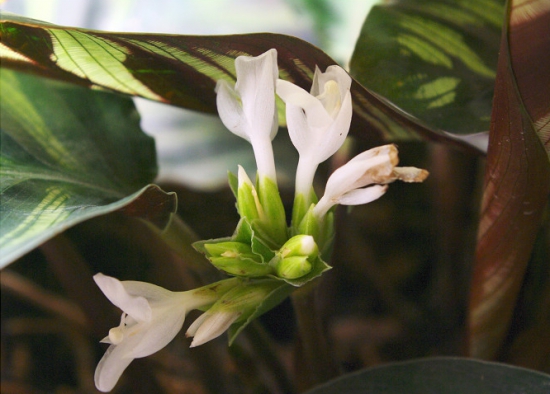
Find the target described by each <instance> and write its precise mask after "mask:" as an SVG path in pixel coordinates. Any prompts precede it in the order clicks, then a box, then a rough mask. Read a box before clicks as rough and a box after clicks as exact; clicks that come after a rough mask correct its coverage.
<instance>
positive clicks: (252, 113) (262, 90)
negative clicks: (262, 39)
mask: <svg viewBox="0 0 550 394" xmlns="http://www.w3.org/2000/svg"><path fill="white" fill-rule="evenodd" d="M235 69H236V72H237V83H236V84H235V90H236V91H237V92H238V93H239V95H240V97H241V102H242V106H243V112H244V115H245V117H246V119H247V121H248V125H249V127H250V130H249V131H248V133H249V137H250V138H251V139H252V137H251V133H257V134H261V135H263V136H265V137H267V136H269V137H270V140H271V139H272V138H273V137H275V136H274V135H273V136H271V134H272V133H273V119H274V115H273V114H274V112H276V108H275V81H276V80H277V76H278V74H279V71H278V68H277V51H276V50H275V49H270V50H269V51H267V52H265V53H263V54H261V55H260V56H256V57H250V56H239V57H237V59H236V60H235Z"/></svg>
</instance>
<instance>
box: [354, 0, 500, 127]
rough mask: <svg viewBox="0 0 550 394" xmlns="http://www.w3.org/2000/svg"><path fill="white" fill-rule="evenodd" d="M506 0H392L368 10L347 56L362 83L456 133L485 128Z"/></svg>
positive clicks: (428, 121)
mask: <svg viewBox="0 0 550 394" xmlns="http://www.w3.org/2000/svg"><path fill="white" fill-rule="evenodd" d="M503 3H504V0H397V1H391V2H383V3H381V4H379V5H376V6H375V7H373V8H372V10H371V12H370V13H369V15H368V17H367V20H366V21H365V24H364V25H363V29H362V31H361V35H360V37H359V40H358V41H357V45H356V48H355V52H354V54H353V58H352V60H351V73H352V75H353V76H354V77H356V78H357V80H358V81H359V82H361V83H362V84H363V85H364V86H365V87H367V88H369V89H372V90H373V91H375V92H377V93H379V94H381V95H383V96H384V97H386V98H387V99H389V100H390V101H391V102H393V103H394V104H396V105H397V106H399V107H400V108H402V109H404V110H405V111H407V112H409V113H411V114H412V115H414V116H415V117H417V118H419V119H422V120H423V121H425V122H426V123H427V124H429V125H430V127H432V128H438V129H442V130H446V131H448V132H452V133H456V134H461V135H462V134H473V133H479V132H486V131H488V130H489V122H490V116H491V102H492V98H493V87H494V83H495V74H496V64H497V57H498V48H499V42H500V31H501V25H502V21H503V18H504V7H503Z"/></svg>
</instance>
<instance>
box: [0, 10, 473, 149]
mask: <svg viewBox="0 0 550 394" xmlns="http://www.w3.org/2000/svg"><path fill="white" fill-rule="evenodd" d="M0 34H1V38H2V44H3V45H2V47H0V49H1V51H0V56H1V57H0V58H1V60H2V65H3V66H4V67H10V68H14V69H17V70H22V71H28V72H32V73H37V74H40V75H43V76H47V77H51V78H56V79H61V80H64V81H68V82H72V83H76V84H80V85H83V86H88V87H94V88H101V89H108V90H112V91H116V92H120V93H124V94H128V95H134V96H141V97H145V98H148V99H151V100H156V101H160V102H164V103H168V104H172V105H176V106H180V107H184V108H189V109H193V110H198V111H205V112H210V113H214V112H215V111H216V104H215V92H214V87H215V85H216V81H217V80H219V79H226V80H228V81H233V82H234V81H235V78H236V77H235V68H234V60H235V58H236V57H237V56H240V55H249V56H257V55H259V54H261V53H263V52H265V51H267V50H268V49H270V48H276V49H277V51H278V60H279V76H280V78H283V79H286V80H289V81H292V82H294V83H296V84H297V85H299V86H301V87H303V88H304V89H306V90H308V91H309V89H310V87H311V82H312V77H313V73H314V71H315V67H316V66H318V67H319V68H320V69H321V70H322V71H324V70H325V69H326V68H327V67H328V66H330V65H333V64H336V62H335V61H334V60H333V59H331V58H330V57H329V56H328V55H327V54H325V53H324V52H323V51H322V50H320V49H319V48H316V47H315V46H313V45H311V44H309V43H307V42H305V41H302V40H300V39H298V38H296V37H290V36H285V35H281V34H268V33H261V34H245V35H228V36H184V35H166V34H133V33H109V32H99V31H93V30H85V29H77V28H71V27H59V26H54V25H50V24H44V23H39V22H37V21H33V20H25V19H24V18H20V17H19V18H14V17H12V16H11V15H6V14H3V15H2V20H1V21H0ZM352 95H353V99H354V101H353V102H354V104H353V105H354V117H353V121H352V133H355V134H356V135H358V136H360V137H362V138H365V139H368V140H370V141H372V142H380V141H381V140H384V139H391V140H399V139H401V140H402V139H411V138H417V139H418V138H421V137H422V138H430V139H435V140H445V141H451V142H453V143H456V144H460V145H463V146H464V142H462V141H458V140H457V139H456V138H454V137H453V136H450V135H448V134H446V133H445V132H443V131H441V130H436V129H430V128H428V127H426V126H425V125H424V124H423V123H421V122H419V121H418V120H417V119H415V118H414V117H412V116H410V115H408V114H406V113H404V112H403V111H401V110H399V109H398V108H396V107H395V106H393V105H391V104H389V103H387V102H386V101H385V100H384V99H382V98H380V97H379V96H378V95H376V94H373V93H372V92H370V91H369V90H367V89H365V88H364V87H363V86H361V85H360V84H359V83H358V82H356V81H355V82H354V83H353V84H352ZM278 108H279V120H280V124H281V125H284V124H285V119H284V105H283V103H282V101H280V100H279V101H278Z"/></svg>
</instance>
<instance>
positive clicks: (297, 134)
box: [286, 103, 312, 156]
mask: <svg viewBox="0 0 550 394" xmlns="http://www.w3.org/2000/svg"><path fill="white" fill-rule="evenodd" d="M286 122H287V126H288V135H289V136H290V140H291V141H292V144H293V145H294V147H295V148H296V150H297V151H298V153H299V154H300V156H303V155H305V154H306V152H308V151H310V150H311V146H312V140H311V135H310V133H309V132H304V130H308V125H307V119H306V114H305V112H304V111H303V110H302V108H301V107H299V106H297V105H294V104H292V103H286Z"/></svg>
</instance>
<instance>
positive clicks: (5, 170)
mask: <svg viewBox="0 0 550 394" xmlns="http://www.w3.org/2000/svg"><path fill="white" fill-rule="evenodd" d="M0 77H1V86H0V89H1V95H2V99H1V100H0V106H1V142H2V144H1V156H0V176H1V179H2V183H1V194H0V199H1V204H0V245H1V247H0V248H1V249H0V267H3V266H5V265H6V264H8V263H10V262H12V261H13V260H15V259H17V258H18V257H20V256H22V255H23V254H25V253H27V252H29V251H30V250H32V249H33V248H35V247H37V246H38V245H40V244H41V243H42V242H44V241H46V240H48V239H49V238H51V237H53V236H55V235H56V234H59V233H61V232H62V231H64V230H66V229H67V228H69V227H70V226H73V225H75V224H77V223H79V222H82V221H84V220H87V219H89V218H92V217H95V216H98V215H102V214H105V213H109V212H113V211H116V210H123V211H124V212H126V213H127V214H129V215H133V216H139V217H143V218H145V219H148V220H150V221H151V222H153V223H155V224H156V225H158V226H160V227H163V226H165V225H166V224H167V222H168V220H169V218H170V215H171V214H172V213H173V212H174V211H175V196H174V195H170V194H166V193H164V192H163V191H161V190H160V189H159V188H158V187H157V186H154V185H149V186H147V184H148V183H149V182H151V181H152V180H153V178H154V176H155V174H156V156H155V147H154V141H153V140H152V139H151V138H150V137H148V136H146V135H145V134H143V133H142V131H141V129H140V128H139V116H138V114H137V112H136V110H135V107H134V105H133V103H132V101H131V100H130V99H128V98H124V97H119V96H116V95H113V94H109V93H103V92H94V91H92V90H89V89H86V88H82V87H77V86H74V85H69V84H66V83H61V82H57V81H52V80H48V79H44V78H38V77H35V76H31V75H28V74H24V73H18V72H14V71H10V70H7V69H4V68H2V69H1V73H0Z"/></svg>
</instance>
